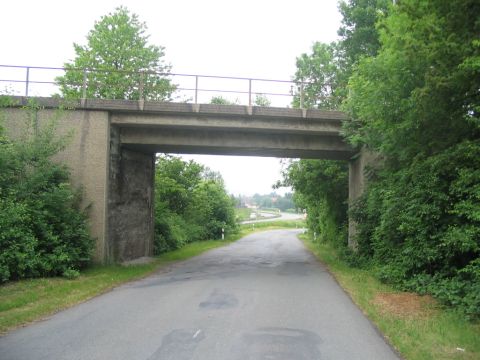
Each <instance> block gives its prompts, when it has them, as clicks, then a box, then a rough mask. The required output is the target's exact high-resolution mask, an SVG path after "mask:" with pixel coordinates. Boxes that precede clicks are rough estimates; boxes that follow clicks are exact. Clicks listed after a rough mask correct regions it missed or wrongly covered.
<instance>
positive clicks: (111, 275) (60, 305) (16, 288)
mask: <svg viewBox="0 0 480 360" xmlns="http://www.w3.org/2000/svg"><path fill="white" fill-rule="evenodd" d="M297 226H298V224H297ZM286 227H287V228H288V227H290V228H294V227H295V222H294V221H279V222H274V223H269V222H266V223H261V224H256V225H255V228H253V227H252V226H251V225H250V226H247V225H244V226H241V227H240V229H239V231H238V233H236V234H231V235H230V236H227V239H226V240H225V241H221V240H210V241H199V242H194V243H191V244H187V245H186V246H184V247H183V248H181V249H178V250H175V251H171V252H168V253H165V254H162V255H160V256H158V257H156V258H155V259H154V261H153V262H151V263H149V264H143V265H130V266H120V265H109V266H100V265H96V266H92V267H91V268H88V269H86V270H85V271H82V273H81V275H80V276H79V277H78V278H76V279H73V280H68V279H65V278H60V277H59V278H40V279H29V280H21V281H16V282H10V283H6V284H3V285H1V286H0V334H3V333H6V332H7V331H9V330H11V329H14V328H16V327H18V326H22V325H25V324H28V323H30V322H32V321H35V320H39V319H42V318H45V317H47V316H49V315H51V314H53V313H55V312H57V311H60V310H63V309H65V308H67V307H70V306H73V305H75V304H78V303H81V302H83V301H85V300H87V299H90V298H92V297H94V296H97V295H99V294H102V293H104V292H106V291H109V290H110V289H112V288H114V287H115V286H118V285H120V284H123V283H125V282H128V281H132V280H135V279H140V278H142V277H145V276H147V275H149V274H151V273H153V272H155V271H158V270H160V269H161V268H163V267H165V266H166V265H168V264H171V263H173V262H175V261H181V260H186V259H188V258H191V257H193V256H196V255H199V254H201V253H203V252H205V251H208V250H211V249H214V248H217V247H220V246H224V245H227V244H229V243H231V242H233V241H235V240H238V239H240V238H242V237H244V236H246V235H248V234H249V233H252V232H256V231H264V230H271V229H280V228H286Z"/></svg>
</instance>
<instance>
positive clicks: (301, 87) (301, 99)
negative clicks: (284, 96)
mask: <svg viewBox="0 0 480 360" xmlns="http://www.w3.org/2000/svg"><path fill="white" fill-rule="evenodd" d="M303 105H304V92H303V80H302V82H301V83H300V109H303V107H304V106H303Z"/></svg>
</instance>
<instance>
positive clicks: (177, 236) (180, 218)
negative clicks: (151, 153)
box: [154, 155, 237, 254]
mask: <svg viewBox="0 0 480 360" xmlns="http://www.w3.org/2000/svg"><path fill="white" fill-rule="evenodd" d="M156 165H157V166H156V171H155V173H156V175H155V241H154V251H155V254H160V253H162V252H166V251H171V250H175V249H178V248H181V247H182V246H184V245H185V244H187V243H189V242H192V241H201V240H210V239H219V238H220V237H221V235H222V228H223V229H225V231H226V232H227V233H229V232H234V231H236V227H237V225H236V220H235V211H234V202H233V200H232V199H231V198H230V197H229V196H228V194H227V193H226V190H225V187H224V184H223V180H222V178H221V176H220V175H219V174H218V173H214V172H212V171H210V170H209V169H206V168H204V167H203V166H202V165H200V164H197V163H195V162H193V161H190V162H186V161H183V160H182V159H180V158H178V157H173V156H167V155H165V156H159V157H158V158H157V164H156Z"/></svg>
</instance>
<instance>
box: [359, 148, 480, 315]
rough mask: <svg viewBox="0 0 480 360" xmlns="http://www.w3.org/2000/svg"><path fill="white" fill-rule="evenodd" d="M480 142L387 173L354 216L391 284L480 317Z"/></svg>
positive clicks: (368, 252)
mask: <svg viewBox="0 0 480 360" xmlns="http://www.w3.org/2000/svg"><path fill="white" fill-rule="evenodd" d="M479 154H480V140H465V141H463V142H462V143H460V144H458V145H456V146H453V147H451V148H448V149H446V150H445V151H443V152H441V153H439V154H437V155H435V156H431V157H429V158H426V159H418V160H416V161H414V162H413V163H412V165H411V166H409V167H403V168H402V169H400V170H398V171H396V172H392V171H388V172H387V171H382V172H380V173H379V180H378V181H376V182H374V183H372V184H371V186H370V187H369V189H368V191H367V192H366V193H365V195H364V196H363V198H362V199H361V201H360V202H359V203H358V204H357V206H356V210H355V211H354V212H353V215H354V216H355V219H356V220H357V221H358V223H359V234H358V245H359V253H360V254H361V255H364V256H367V257H371V259H372V260H373V262H374V263H375V264H376V265H377V266H378V268H379V276H380V278H381V279H382V280H383V281H386V282H389V283H392V284H395V285H397V286H399V287H401V288H404V289H408V290H414V291H417V292H421V293H430V294H432V295H434V296H435V297H437V298H438V299H440V300H441V301H443V302H444V303H446V304H449V305H453V306H455V307H457V308H459V309H460V310H461V311H463V312H464V313H466V314H467V315H469V316H471V317H475V316H479V315H480V287H479V284H480V281H479V280H480V267H479V265H480V261H479V255H480V182H479V179H480V156H479Z"/></svg>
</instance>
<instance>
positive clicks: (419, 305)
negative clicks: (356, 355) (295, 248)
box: [300, 235, 480, 360]
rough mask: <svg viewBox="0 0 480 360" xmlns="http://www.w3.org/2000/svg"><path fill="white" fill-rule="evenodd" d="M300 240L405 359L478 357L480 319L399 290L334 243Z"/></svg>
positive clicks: (479, 348) (304, 237) (302, 237)
mask: <svg viewBox="0 0 480 360" xmlns="http://www.w3.org/2000/svg"><path fill="white" fill-rule="evenodd" d="M300 238H301V240H302V241H303V242H304V243H305V245H306V246H307V248H308V249H310V251H312V252H313V253H314V254H315V255H316V256H317V257H318V258H319V259H320V260H321V261H322V262H323V263H324V264H325V265H326V266H327V267H328V269H329V270H330V272H331V273H332V274H333V276H334V277H335V278H336V279H337V281H338V282H339V283H340V285H341V286H342V287H343V288H344V289H345V291H346V292H347V293H348V294H349V295H350V297H351V298H352V300H353V301H354V302H355V303H356V304H357V305H358V306H359V307H360V309H361V310H362V311H363V312H364V313H365V314H366V315H367V316H368V318H369V319H370V320H371V321H373V322H374V323H375V324H376V326H377V327H378V328H379V330H380V331H381V332H382V333H383V334H384V335H385V337H386V338H387V339H388V340H389V341H390V343H391V344H392V345H393V346H394V347H395V348H396V349H397V350H398V351H399V352H400V354H401V355H402V356H403V357H404V358H405V359H408V360H426V359H435V360H437V359H472V360H473V359H480V324H479V323H475V324H474V323H471V322H468V321H467V320H465V319H464V318H462V317H461V316H459V315H457V314H456V313H455V312H454V311H452V310H450V309H445V308H443V307H442V306H440V305H439V304H438V303H437V302H436V301H435V300H434V299H432V298H430V297H428V296H418V295H416V294H413V293H405V292H399V291H396V290H394V289H393V288H391V287H389V286H387V285H385V284H382V283H380V282H379V281H378V280H377V279H376V278H375V276H374V274H373V272H372V271H369V270H362V269H356V268H352V267H350V266H348V265H347V264H346V263H345V262H343V261H342V260H341V259H340V258H339V256H338V253H337V251H336V250H335V249H334V248H332V247H331V246H330V245H328V244H319V243H317V242H314V241H313V240H312V239H311V238H310V237H308V236H306V235H301V236H300Z"/></svg>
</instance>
